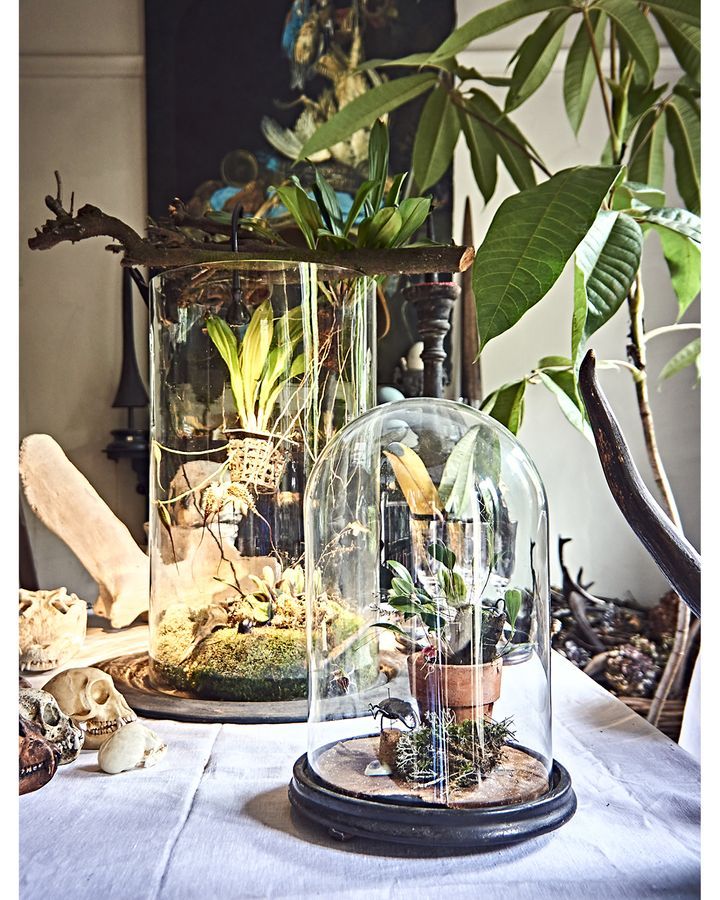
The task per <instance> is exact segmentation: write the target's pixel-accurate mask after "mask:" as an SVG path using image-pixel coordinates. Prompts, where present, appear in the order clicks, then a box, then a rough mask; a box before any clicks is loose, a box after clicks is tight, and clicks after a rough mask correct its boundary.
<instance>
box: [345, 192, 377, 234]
mask: <svg viewBox="0 0 720 900" xmlns="http://www.w3.org/2000/svg"><path fill="white" fill-rule="evenodd" d="M373 188H374V185H373V183H372V182H371V181H363V183H362V184H361V185H360V187H359V188H358V189H357V191H356V192H355V198H354V199H353V202H352V206H351V207H350V212H349V213H348V217H347V219H346V220H345V225H344V227H343V236H344V237H347V236H348V235H349V234H350V231H351V229H352V227H353V225H354V224H355V219H357V217H358V216H359V215H360V210H361V209H362V208H363V206H364V205H365V201H366V200H367V198H368V196H369V195H370V192H371V191H372V190H373Z"/></svg>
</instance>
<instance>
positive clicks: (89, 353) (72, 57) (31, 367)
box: [20, 0, 147, 601]
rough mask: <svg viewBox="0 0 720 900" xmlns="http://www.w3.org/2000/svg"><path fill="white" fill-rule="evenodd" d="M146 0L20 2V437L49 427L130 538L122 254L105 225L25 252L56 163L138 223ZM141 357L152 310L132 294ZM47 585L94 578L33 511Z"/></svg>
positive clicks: (81, 190) (84, 587)
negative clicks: (111, 247) (123, 436)
mask: <svg viewBox="0 0 720 900" xmlns="http://www.w3.org/2000/svg"><path fill="white" fill-rule="evenodd" d="M143 73H144V66H143V3H142V0H125V2H122V3H119V2H117V0H63V2H62V3H57V2H54V0H23V2H22V3H21V4H20V282H21V283H20V436H21V437H23V436H24V435H26V434H30V433H32V432H45V433H47V434H50V435H52V436H53V437H54V438H55V439H56V440H57V441H58V442H59V443H60V445H61V446H62V447H63V449H64V450H65V452H66V453H67V455H68V457H69V458H70V459H71V461H72V462H73V463H74V464H75V465H76V466H77V467H78V468H79V469H80V471H82V472H83V473H84V474H85V475H86V476H87V478H88V479H89V480H90V482H91V483H92V484H93V486H94V487H95V489H96V490H97V491H98V493H99V494H100V495H101V496H102V497H103V498H104V499H105V501H106V502H107V503H108V504H109V505H110V507H111V508H112V509H113V511H114V512H115V513H116V514H117V515H118V516H119V517H120V518H121V519H123V521H125V522H126V523H127V524H128V526H129V527H130V528H131V530H132V532H133V534H134V536H135V537H136V539H138V540H142V538H143V530H142V522H143V519H144V517H145V513H144V505H145V504H144V500H143V498H142V497H140V496H139V495H138V494H137V493H136V492H135V478H134V475H133V473H132V471H131V469H130V466H129V464H128V463H126V462H125V463H117V464H116V463H114V462H111V461H109V460H108V459H107V457H106V456H105V455H104V454H103V452H102V450H103V448H104V447H105V446H106V445H107V444H108V443H109V441H110V440H111V435H110V431H111V429H113V428H120V427H123V426H124V424H125V423H124V411H122V410H113V409H111V403H112V402H113V399H114V396H115V391H116V389H117V382H118V378H119V375H120V360H121V340H120V327H121V324H120V290H121V272H120V266H119V262H118V258H117V257H116V256H114V255H111V254H109V253H107V252H105V251H104V249H103V247H104V246H105V244H107V243H108V241H104V239H103V238H99V239H98V240H95V241H89V242H87V243H81V244H78V245H76V246H70V245H62V246H60V247H57V248H55V249H53V250H51V251H46V252H39V251H31V250H29V249H28V247H27V238H28V236H29V235H31V234H32V233H33V231H34V228H35V227H36V226H38V225H41V224H42V223H43V222H44V221H45V220H46V219H47V218H49V217H50V215H51V214H50V213H49V211H48V210H46V208H45V206H44V203H43V198H44V197H45V195H46V194H48V193H52V194H54V193H55V180H54V176H53V171H54V170H55V169H58V170H59V171H60V173H61V175H62V179H63V183H64V201H65V205H66V207H67V205H68V204H69V202H70V193H71V192H72V191H74V192H75V205H76V208H77V206H79V205H82V204H83V203H87V202H90V203H93V204H95V205H97V206H100V207H102V208H104V209H105V210H107V211H109V212H112V213H114V214H115V215H118V216H119V217H120V218H122V219H125V220H126V221H127V222H129V223H130V224H131V225H133V226H134V227H135V228H137V229H142V227H143V223H144V217H145V194H146V189H145V111H144V102H145V99H144V98H145V88H144V77H143ZM135 313H136V328H137V341H136V343H137V347H138V356H139V358H140V364H141V369H144V367H145V365H146V362H145V359H146V356H147V353H146V349H145V348H146V342H147V341H146V327H147V318H146V315H145V310H144V307H143V304H142V301H141V300H139V299H138V300H137V302H136V306H135ZM27 523H28V528H29V531H30V540H31V543H32V547H33V554H34V557H35V563H36V567H37V570H38V577H39V581H40V584H41V587H47V588H52V587H58V586H59V585H66V586H67V587H68V589H70V590H74V591H76V592H77V593H78V594H79V595H80V596H82V597H84V598H85V599H87V600H88V601H93V600H94V599H95V596H96V594H97V590H96V588H95V586H94V583H93V582H92V581H91V579H90V578H89V576H88V575H87V573H86V572H85V571H84V570H83V569H82V567H81V566H80V564H79V563H78V562H77V560H76V559H75V558H74V556H73V555H72V554H71V553H70V552H69V551H68V550H67V549H66V548H65V546H64V544H62V542H61V541H59V540H58V539H57V538H55V537H54V536H53V535H52V534H50V533H49V532H48V531H47V530H46V529H45V528H44V527H43V526H42V525H41V524H40V523H39V522H38V520H37V519H36V518H35V517H34V516H33V515H32V513H28V514H27Z"/></svg>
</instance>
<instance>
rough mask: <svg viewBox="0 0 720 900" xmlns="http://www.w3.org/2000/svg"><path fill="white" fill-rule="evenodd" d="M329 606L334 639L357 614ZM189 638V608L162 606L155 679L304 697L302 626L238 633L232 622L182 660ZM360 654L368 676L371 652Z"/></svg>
mask: <svg viewBox="0 0 720 900" xmlns="http://www.w3.org/2000/svg"><path fill="white" fill-rule="evenodd" d="M333 607H334V608H333V610H332V617H333V628H332V638H333V641H332V643H334V644H336V643H340V642H341V641H342V640H345V639H346V638H347V637H349V636H350V635H352V634H353V632H354V631H356V630H357V629H358V628H359V627H360V625H361V624H362V618H361V617H360V616H357V615H356V614H355V613H351V612H349V611H348V610H346V609H345V608H344V607H341V606H340V605H339V604H337V603H333ZM192 642H193V622H192V620H191V619H190V617H189V611H188V610H187V609H186V608H184V607H173V608H171V609H168V610H167V611H166V613H165V615H164V616H163V617H162V619H161V620H160V622H159V624H158V626H157V629H156V634H155V641H154V652H153V654H152V670H153V674H154V676H155V677H156V679H157V680H158V681H160V682H162V683H163V684H165V685H167V686H168V687H173V688H176V689H178V690H181V691H187V692H189V693H192V694H195V695H196V696H197V697H201V698H203V699H213V700H235V701H260V702H267V701H277V700H301V699H304V698H306V697H307V662H306V653H307V638H306V632H305V629H296V628H275V627H273V626H272V625H268V626H266V627H256V628H253V630H252V631H250V632H249V633H247V634H240V633H238V631H237V629H236V628H234V627H233V628H220V629H218V630H217V631H215V632H213V633H212V634H211V635H210V636H209V637H208V638H206V640H204V641H202V643H200V644H199V645H198V647H197V649H196V650H195V652H194V653H193V654H192V656H191V657H190V658H189V659H183V657H184V656H185V655H186V654H187V651H188V649H189V648H190V647H191V646H192ZM366 656H367V663H370V665H369V666H367V667H366V668H367V672H366V678H365V679H364V680H368V679H372V680H374V677H375V675H376V669H375V665H374V663H375V656H374V654H372V653H370V654H367V652H366ZM371 669H372V672H371V671H370V670H371Z"/></svg>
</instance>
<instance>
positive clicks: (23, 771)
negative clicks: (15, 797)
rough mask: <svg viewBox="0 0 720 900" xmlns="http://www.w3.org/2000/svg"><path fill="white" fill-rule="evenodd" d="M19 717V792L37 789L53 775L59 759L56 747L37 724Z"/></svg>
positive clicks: (27, 792)
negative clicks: (44, 735) (43, 734)
mask: <svg viewBox="0 0 720 900" xmlns="http://www.w3.org/2000/svg"><path fill="white" fill-rule="evenodd" d="M18 718H19V719H20V723H19V724H20V730H19V736H18V756H19V763H20V793H21V794H29V793H30V791H37V790H38V789H39V788H41V787H42V786H43V785H45V784H47V783H48V781H50V779H51V778H52V777H53V775H54V774H55V772H56V771H57V767H58V763H59V761H60V751H59V750H58V748H57V747H56V746H55V745H54V744H51V743H50V741H46V740H45V738H44V737H43V736H42V733H41V731H40V729H39V728H38V727H37V725H34V724H33V723H32V722H29V721H28V720H27V719H26V718H24V717H23V716H19V717H18Z"/></svg>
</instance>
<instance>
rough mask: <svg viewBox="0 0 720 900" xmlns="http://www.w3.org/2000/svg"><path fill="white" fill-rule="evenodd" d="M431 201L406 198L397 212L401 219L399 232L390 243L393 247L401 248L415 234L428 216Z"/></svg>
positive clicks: (425, 198) (424, 198)
mask: <svg viewBox="0 0 720 900" xmlns="http://www.w3.org/2000/svg"><path fill="white" fill-rule="evenodd" d="M431 206H432V200H430V198H429V197H408V199H407V200H403V201H402V203H401V204H400V205H399V206H398V208H397V210H398V212H399V213H400V218H401V219H402V225H401V227H400V230H399V231H398V233H397V234H396V235H395V239H394V240H393V242H392V246H393V247H401V246H402V245H403V244H405V243H406V242H407V241H409V240H410V238H411V237H412V236H413V235H414V234H415V232H416V231H417V230H418V228H420V226H421V225H422V224H423V223H424V222H425V220H426V219H427V217H428V216H429V215H430V207H431Z"/></svg>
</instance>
